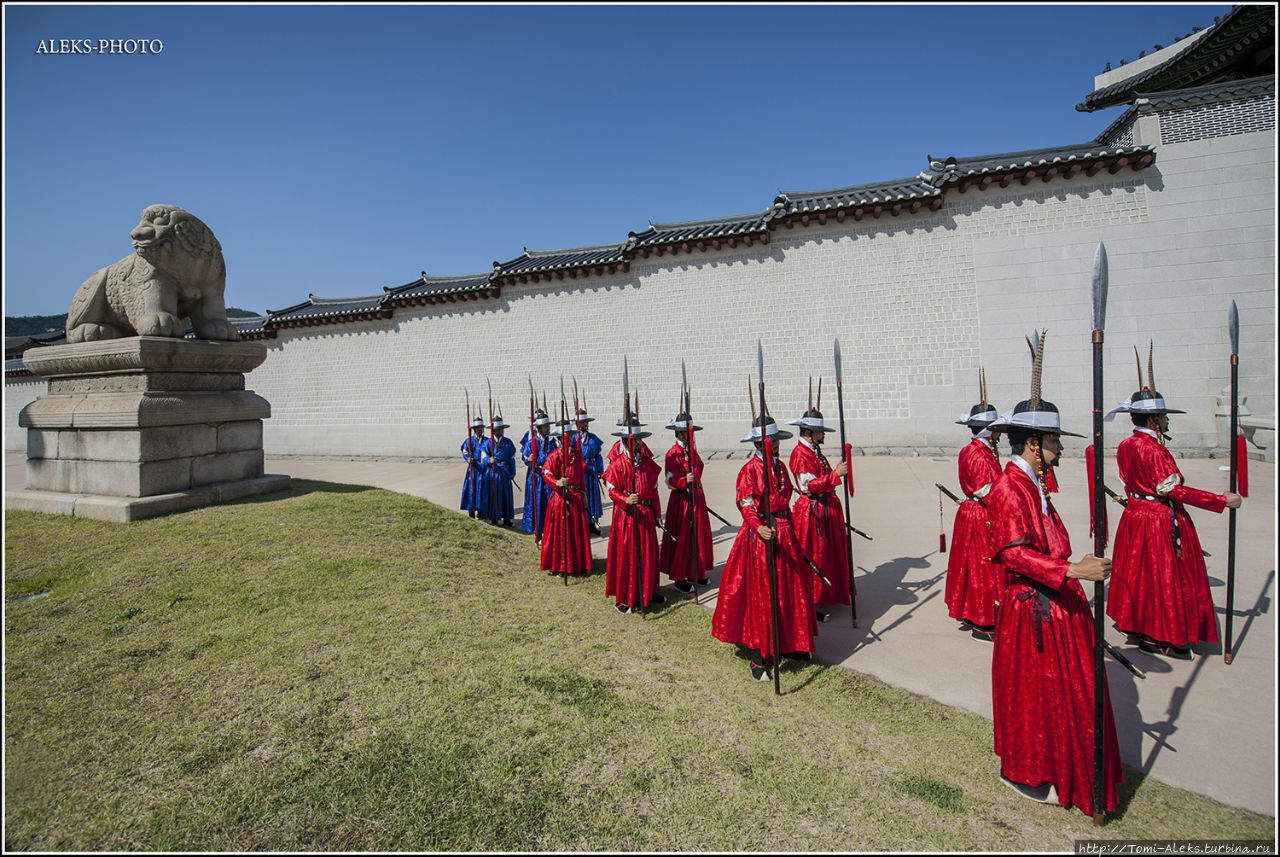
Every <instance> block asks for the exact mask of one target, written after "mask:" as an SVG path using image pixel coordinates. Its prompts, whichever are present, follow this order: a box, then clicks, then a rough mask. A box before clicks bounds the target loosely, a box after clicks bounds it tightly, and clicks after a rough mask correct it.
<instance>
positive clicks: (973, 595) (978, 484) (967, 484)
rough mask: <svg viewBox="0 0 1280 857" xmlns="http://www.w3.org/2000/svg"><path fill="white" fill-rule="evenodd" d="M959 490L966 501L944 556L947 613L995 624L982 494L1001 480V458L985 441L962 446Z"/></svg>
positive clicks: (994, 592)
mask: <svg viewBox="0 0 1280 857" xmlns="http://www.w3.org/2000/svg"><path fill="white" fill-rule="evenodd" d="M959 464H960V490H961V491H963V492H964V495H965V498H966V499H965V501H964V502H963V503H961V504H960V508H958V509H956V522H955V527H954V528H953V529H952V531H951V556H950V557H948V559H947V592H946V602H947V615H948V616H950V617H951V618H952V619H967V620H969V621H970V622H972V623H973V624H975V625H985V626H990V625H994V624H995V623H996V602H997V601H999V600H1000V591H999V590H998V589H997V588H996V581H997V576H996V568H995V566H994V565H993V564H992V563H991V554H992V550H991V542H990V538H989V536H990V532H989V528H990V524H989V523H988V522H989V520H990V517H989V515H988V514H987V505H986V501H985V500H983V499H982V498H980V497H979V496H978V495H979V493H982V494H983V495H985V493H986V491H984V490H983V489H984V488H985V489H986V490H987V491H989V490H990V486H991V485H993V484H994V483H995V481H996V480H997V479H999V478H1000V462H999V460H998V459H997V458H996V456H995V453H994V452H992V451H991V446H990V444H988V443H987V442H986V441H985V440H980V439H978V438H976V437H975V438H974V439H973V440H971V441H970V442H969V444H968V445H967V446H965V448H964V449H962V450H960V462H959Z"/></svg>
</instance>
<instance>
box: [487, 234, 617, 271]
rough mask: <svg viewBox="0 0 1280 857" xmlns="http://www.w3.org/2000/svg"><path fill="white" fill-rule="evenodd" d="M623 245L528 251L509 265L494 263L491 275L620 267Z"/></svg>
mask: <svg viewBox="0 0 1280 857" xmlns="http://www.w3.org/2000/svg"><path fill="white" fill-rule="evenodd" d="M625 247H626V243H625V242H624V243H621V244H597V245H594V246H592V247H571V248H568V249H565V250H530V249H529V248H527V247H526V248H525V251H524V253H522V254H521V255H519V256H517V257H516V258H514V259H512V260H511V261H509V262H494V263H493V270H494V273H493V276H494V277H495V278H496V277H510V276H518V275H521V274H541V273H547V272H551V271H565V270H570V269H574V268H591V267H595V266H598V265H617V264H622V263H623V262H624V261H625V260H624V259H623V255H622V251H623V248H625Z"/></svg>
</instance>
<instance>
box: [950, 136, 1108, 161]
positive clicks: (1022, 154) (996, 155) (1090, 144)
mask: <svg viewBox="0 0 1280 857" xmlns="http://www.w3.org/2000/svg"><path fill="white" fill-rule="evenodd" d="M1099 145H1102V143H1101V141H1100V140H1098V139H1097V138H1096V137H1095V138H1094V139H1092V140H1085V141H1083V142H1081V143H1067V144H1065V145H1062V146H1044V147H1043V148H1039V149H1024V150H1022V151H1019V152H993V153H992V154H990V155H965V156H963V157H958V158H956V163H957V164H963V163H965V162H969V161H1009V162H1010V163H1015V162H1018V163H1025V162H1026V161H1029V160H1031V159H1032V158H1034V157H1035V156H1037V155H1045V154H1049V153H1053V152H1069V151H1071V150H1073V149H1096V148H1097V147H1098V146H1099ZM1114 148H1115V149H1116V150H1117V151H1119V150H1120V149H1123V148H1133V147H1123V146H1117V147H1114ZM1104 151H1107V149H1104Z"/></svg>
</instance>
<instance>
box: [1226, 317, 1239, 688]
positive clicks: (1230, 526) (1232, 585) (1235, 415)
mask: <svg viewBox="0 0 1280 857" xmlns="http://www.w3.org/2000/svg"><path fill="white" fill-rule="evenodd" d="M1227 333H1228V334H1229V335H1230V337H1231V441H1230V443H1231V491H1232V493H1235V490H1236V476H1237V474H1238V473H1239V472H1240V444H1239V443H1238V442H1237V440H1236V432H1238V431H1239V430H1240V396H1239V392H1240V389H1239V382H1240V313H1239V311H1238V310H1237V309H1236V302H1235V301H1232V302H1231V312H1229V313H1228V314H1227ZM1235 594H1236V510H1235V509H1228V510H1227V635H1226V637H1225V638H1224V642H1223V644H1222V660H1223V661H1224V662H1226V663H1227V664H1230V663H1231V658H1232V655H1233V653H1232V651H1231V643H1232V638H1231V618H1232V616H1231V614H1232V612H1233V611H1234V610H1235Z"/></svg>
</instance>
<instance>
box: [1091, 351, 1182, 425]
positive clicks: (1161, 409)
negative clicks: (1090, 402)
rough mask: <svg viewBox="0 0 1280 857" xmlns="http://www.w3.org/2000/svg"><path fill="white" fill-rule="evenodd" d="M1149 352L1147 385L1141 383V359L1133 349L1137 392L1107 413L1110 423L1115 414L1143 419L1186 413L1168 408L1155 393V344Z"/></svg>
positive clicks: (1161, 397) (1162, 397)
mask: <svg viewBox="0 0 1280 857" xmlns="http://www.w3.org/2000/svg"><path fill="white" fill-rule="evenodd" d="M1149 348H1150V350H1149V351H1148V352H1147V383H1146V384H1143V383H1142V358H1141V357H1139V356H1138V346H1136V345H1135V346H1134V347H1133V357H1134V360H1136V361H1137V364H1138V391H1137V392H1136V393H1134V394H1133V395H1131V396H1130V397H1129V398H1128V399H1126V400H1125V401H1123V402H1121V403H1120V404H1118V405H1116V406H1115V407H1114V408H1112V409H1111V410H1110V411H1108V412H1107V416H1106V418H1105V419H1106V420H1107V422H1110V421H1111V420H1112V419H1114V418H1115V415H1116V414H1140V415H1142V416H1144V417H1148V416H1149V417H1153V416H1156V415H1158V414H1185V413H1186V411H1180V410H1178V409H1177V408H1171V407H1169V406H1168V405H1167V404H1166V403H1165V400H1164V396H1161V395H1160V394H1159V393H1158V392H1157V391H1156V373H1155V368H1154V366H1153V365H1152V364H1153V361H1154V357H1155V342H1154V341H1153V342H1151V344H1150V346H1149Z"/></svg>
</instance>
